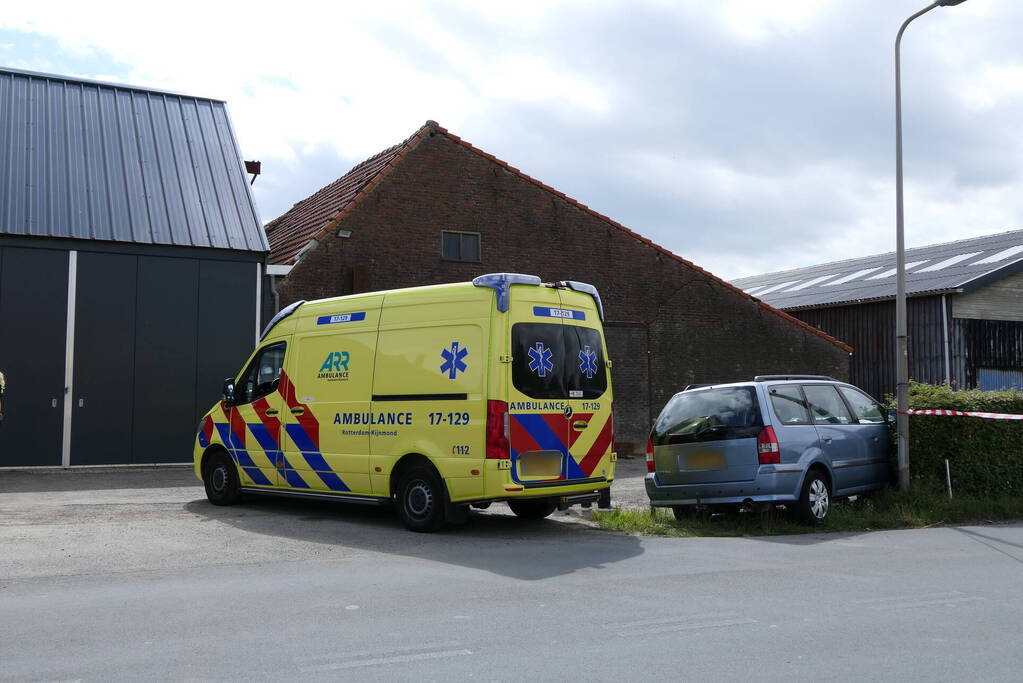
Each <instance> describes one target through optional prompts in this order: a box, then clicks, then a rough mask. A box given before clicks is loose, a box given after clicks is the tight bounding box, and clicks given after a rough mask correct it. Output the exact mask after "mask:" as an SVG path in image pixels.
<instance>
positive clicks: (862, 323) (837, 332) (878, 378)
mask: <svg viewBox="0 0 1023 683" xmlns="http://www.w3.org/2000/svg"><path fill="white" fill-rule="evenodd" d="M906 262H907V263H906V269H907V276H906V289H907V293H908V295H909V299H908V301H907V316H908V323H909V375H910V377H911V378H912V379H914V380H917V381H921V382H930V383H941V382H950V383H951V384H953V385H955V386H957V387H961V388H973V387H978V386H979V387H981V388H985V389H990V388H999V387H1001V386H1002V385H1005V386H1015V387H1017V388H1023V387H1021V386H1020V383H1019V381H1018V380H1019V378H1020V377H1021V376H1023V230H1013V231H1009V232H1003V233H999V234H995V235H986V236H983V237H974V238H970V239H964V240H957V241H955V242H945V243H943V244H935V245H931V246H925V247H917V248H914V249H908V250H907V252H906ZM733 284H734V285H736V286H737V287H741V288H742V289H743V290H744V291H746V293H748V294H751V295H753V296H756V297H758V298H761V299H763V300H764V301H766V302H767V303H769V304H771V305H772V306H777V307H778V308H781V309H782V310H784V311H786V312H787V313H789V314H791V315H793V316H795V317H797V318H799V319H800V320H803V321H805V322H807V323H809V324H811V325H813V326H815V327H818V328H820V329H822V330H824V331H826V332H827V333H828V334H831V335H833V336H835V337H837V338H838V339H841V340H842V341H844V342H846V343H848V344H850V345H851V346H852V347H853V348H854V349H855V353H854V354H853V361H852V368H851V376H852V381H853V382H854V383H855V384H858V385H859V386H862V387H863V388H864V389H867V390H868V391H870V392H871V393H873V394H875V395H879V396H880V395H883V394H888V393H893V392H894V391H895V382H896V379H895V301H894V298H895V254H894V253H887V254H878V255H876V256H866V257H863V258H857V259H850V260H847V261H837V262H834V263H825V264H822V265H817V266H810V267H807V268H799V269H796V270H789V271H783V272H778V273H768V274H766V275H757V276H754V277H748V278H742V279H740V280H736V281H734V282H733Z"/></svg>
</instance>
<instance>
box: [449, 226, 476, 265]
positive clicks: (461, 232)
mask: <svg viewBox="0 0 1023 683" xmlns="http://www.w3.org/2000/svg"><path fill="white" fill-rule="evenodd" d="M446 235H458V256H459V257H458V258H449V257H448V256H446V255H445V254H444V237H445V236H446ZM466 236H469V237H475V238H476V254H475V258H462V255H463V246H464V240H463V238H464V237H466ZM440 258H441V260H442V261H451V262H453V263H481V262H482V261H483V236H482V235H481V234H480V233H478V232H469V231H467V230H441V231H440Z"/></svg>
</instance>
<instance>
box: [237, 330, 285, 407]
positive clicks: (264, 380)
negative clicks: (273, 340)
mask: <svg viewBox="0 0 1023 683" xmlns="http://www.w3.org/2000/svg"><path fill="white" fill-rule="evenodd" d="M285 347H286V345H285V344H284V342H281V343H279V344H271V345H270V346H267V347H266V348H264V349H262V350H261V351H260V352H259V353H258V354H256V357H255V358H253V359H252V362H251V363H249V367H247V368H246V369H245V372H244V373H243V374H242V376H241V378H240V379H239V381H238V386H237V387H236V388H235V396H236V397H237V403H239V404H242V403H252V402H253V401H256V400H258V399H261V398H263V397H264V396H267V395H269V394H272V393H273V392H274V391H276V390H277V384H278V382H279V381H280V377H281V370H282V369H283V368H284V350H285Z"/></svg>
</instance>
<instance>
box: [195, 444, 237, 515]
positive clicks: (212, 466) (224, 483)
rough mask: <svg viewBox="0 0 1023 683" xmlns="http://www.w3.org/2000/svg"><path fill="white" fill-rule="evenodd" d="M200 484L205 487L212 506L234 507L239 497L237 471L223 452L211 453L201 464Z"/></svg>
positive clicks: (232, 462)
mask: <svg viewBox="0 0 1023 683" xmlns="http://www.w3.org/2000/svg"><path fill="white" fill-rule="evenodd" d="M202 483H203V484H204V485H205V486H206V497H207V498H209V499H210V502H211V503H213V504H214V505H234V504H235V503H237V502H238V497H239V496H240V492H239V490H238V489H239V487H240V486H241V484H240V482H239V481H238V469H237V468H236V467H235V466H234V461H233V460H231V457H230V456H229V455H228V454H227V453H224V452H220V453H212V454H210V455H209V456H207V458H206V462H205V463H204V464H203V471H202Z"/></svg>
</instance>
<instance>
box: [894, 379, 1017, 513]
mask: <svg viewBox="0 0 1023 683" xmlns="http://www.w3.org/2000/svg"><path fill="white" fill-rule="evenodd" d="M909 407H910V408H913V409H915V410H926V409H936V410H961V411H977V412H984V413H1012V414H1017V415H1020V414H1023V392H1019V391H980V390H979V389H970V390H966V391H955V390H953V389H952V388H951V387H949V386H948V385H933V384H918V383H915V382H914V383H911V384H910V387H909ZM909 439H910V447H909V450H910V462H909V464H910V472H911V473H912V475H913V479H914V480H915V481H917V482H919V483H921V484H923V485H924V486H927V487H934V488H938V487H940V488H944V486H945V459H946V458H948V461H949V468H950V470H951V474H952V490H953V493H954V494H955V495H956V496H959V495H963V496H978V497H985V498H987V497H992V496H996V495H1002V494H1006V493H1011V494H1020V493H1023V420H990V419H984V418H980V417H960V416H956V417H947V416H938V415H910V417H909Z"/></svg>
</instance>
